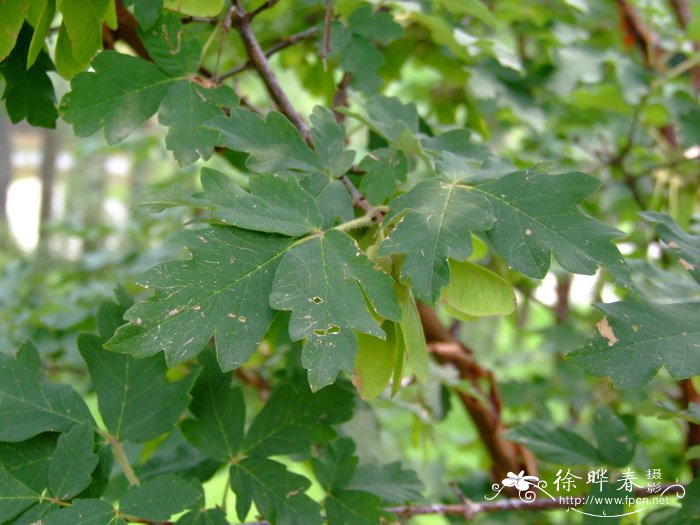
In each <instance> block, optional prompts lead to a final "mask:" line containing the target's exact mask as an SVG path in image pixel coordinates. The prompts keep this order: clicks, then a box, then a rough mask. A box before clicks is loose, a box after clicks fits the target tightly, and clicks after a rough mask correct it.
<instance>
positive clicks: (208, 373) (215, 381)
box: [180, 352, 245, 461]
mask: <svg viewBox="0 0 700 525" xmlns="http://www.w3.org/2000/svg"><path fill="white" fill-rule="evenodd" d="M199 360H200V362H204V364H205V367H204V371H203V372H202V373H201V374H200V375H199V377H198V378H197V382H196V383H195V385H194V388H193V389H192V403H191V404H190V407H189V410H190V412H192V415H193V416H194V419H186V420H184V421H183V422H182V423H180V428H181V429H182V433H183V435H184V436H185V438H186V439H187V441H188V442H189V443H191V444H192V445H193V446H194V447H196V448H197V449H198V450H200V451H201V452H202V453H203V454H205V455H206V456H208V457H210V458H212V459H216V460H219V461H230V460H232V459H233V458H234V456H235V455H236V453H237V452H238V450H239V448H240V446H241V442H242V441H243V425H244V423H245V403H244V401H243V393H242V391H241V389H240V388H234V387H232V386H231V376H230V375H229V374H224V373H222V372H221V370H220V369H219V365H218V364H217V363H216V359H215V358H214V355H213V353H211V352H206V353H203V354H200V359H199Z"/></svg>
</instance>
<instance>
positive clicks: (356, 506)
mask: <svg viewBox="0 0 700 525" xmlns="http://www.w3.org/2000/svg"><path fill="white" fill-rule="evenodd" d="M325 506H326V512H327V514H328V522H329V523H332V524H333V525H376V524H377V523H379V522H380V520H381V517H382V516H383V515H384V512H383V511H382V500H381V499H380V498H379V497H377V496H376V495H374V494H370V493H369V492H361V491H357V490H334V491H333V492H331V493H330V494H328V496H327V497H326V500H325Z"/></svg>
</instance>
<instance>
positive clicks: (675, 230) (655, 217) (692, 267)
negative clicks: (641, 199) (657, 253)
mask: <svg viewBox="0 0 700 525" xmlns="http://www.w3.org/2000/svg"><path fill="white" fill-rule="evenodd" d="M641 215H642V217H644V218H645V219H647V220H648V221H653V222H655V223H656V232H657V233H658V234H659V236H660V237H661V238H662V239H663V241H664V242H665V243H666V244H667V245H668V247H669V249H670V250H671V253H672V254H673V256H674V257H675V258H676V260H677V261H678V263H679V264H680V265H681V267H682V268H683V269H685V270H687V271H688V272H690V274H691V275H692V276H693V278H694V279H695V280H696V281H697V282H699V283H700V237H698V236H697V235H690V234H688V233H686V232H684V231H683V230H682V229H681V227H680V226H678V224H676V221H674V220H673V218H671V216H669V215H666V214H665V213H655V212H643V213H641Z"/></svg>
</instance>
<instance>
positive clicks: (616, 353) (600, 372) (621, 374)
mask: <svg viewBox="0 0 700 525" xmlns="http://www.w3.org/2000/svg"><path fill="white" fill-rule="evenodd" d="M596 306H597V307H598V308H599V309H600V310H602V311H603V312H604V313H605V315H606V318H605V319H604V320H603V321H601V322H600V323H598V332H599V334H598V335H597V336H595V337H594V338H593V339H591V340H590V341H589V342H588V344H587V345H586V346H584V347H582V348H579V349H577V350H575V351H574V352H571V353H569V354H567V357H568V358H569V359H570V360H571V361H573V362H574V363H576V364H577V365H579V366H581V367H583V368H584V369H585V370H586V371H587V372H588V373H590V374H593V375H594V376H610V377H611V378H612V380H613V381H614V382H615V384H616V385H617V386H618V387H620V388H639V387H642V386H644V385H645V384H647V383H648V382H649V381H650V380H651V378H652V377H654V375H655V374H656V372H657V370H658V369H659V368H661V367H662V366H663V367H665V368H666V369H667V370H668V371H669V373H670V374H671V375H672V376H673V377H674V378H675V379H686V378H688V377H692V376H695V375H698V374H700V351H699V350H700V328H698V322H697V320H698V318H699V316H700V303H679V304H663V305H656V304H650V303H643V302H637V301H633V300H626V301H619V302H616V303H611V304H599V305H596Z"/></svg>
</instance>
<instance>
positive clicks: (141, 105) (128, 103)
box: [60, 14, 238, 165]
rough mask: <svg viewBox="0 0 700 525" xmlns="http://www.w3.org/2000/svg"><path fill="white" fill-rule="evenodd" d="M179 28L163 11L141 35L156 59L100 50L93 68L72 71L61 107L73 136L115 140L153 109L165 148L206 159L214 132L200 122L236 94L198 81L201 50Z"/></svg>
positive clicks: (189, 158) (185, 157)
mask: <svg viewBox="0 0 700 525" xmlns="http://www.w3.org/2000/svg"><path fill="white" fill-rule="evenodd" d="M182 31H183V29H182V25H181V23H180V22H179V21H178V20H177V18H176V17H175V16H174V15H172V14H170V15H166V16H164V17H162V18H160V19H159V23H157V24H155V25H154V26H153V27H152V28H151V29H150V30H148V31H146V32H142V33H141V36H142V37H143V40H144V44H145V45H146V48H147V50H148V51H149V53H151V56H152V58H153V60H154V61H155V62H149V61H146V60H143V59H141V58H136V57H133V56H129V55H125V54H122V53H116V52H114V51H105V52H103V53H100V54H99V55H97V57H96V58H95V59H94V60H93V62H92V69H93V71H90V72H86V73H80V74H78V75H76V76H75V77H74V78H73V80H72V81H71V88H72V90H71V92H69V93H67V94H66V95H65V96H64V97H63V99H62V100H61V107H60V109H61V115H62V116H63V118H64V120H65V121H66V122H68V123H70V124H73V129H74V131H75V134H76V135H78V136H81V137H86V136H89V135H92V134H93V133H95V132H96V131H98V130H99V129H101V128H104V132H105V137H106V139H107V142H108V143H109V144H116V143H118V142H121V141H122V140H123V139H124V138H126V137H127V136H128V135H129V134H130V133H131V132H132V131H134V130H135V129H136V128H137V127H139V126H140V125H141V124H143V123H144V122H145V121H146V120H147V119H149V118H150V117H152V116H153V115H154V114H155V113H156V112H158V117H159V121H160V123H161V124H163V125H165V126H168V128H169V131H168V135H167V137H166V146H167V147H168V149H170V150H172V151H173V153H174V155H175V158H176V159H177V160H178V162H179V163H180V164H182V165H186V164H190V163H192V162H194V161H196V160H197V159H198V158H200V157H201V158H204V159H208V158H209V157H211V155H212V153H213V150H214V146H215V144H216V142H217V139H218V133H217V132H216V131H214V130H211V129H207V128H205V127H203V124H204V123H205V122H208V121H209V120H211V119H213V118H215V117H216V116H217V115H222V114H223V109H224V108H226V107H231V106H235V105H236V104H238V97H237V96H236V95H235V94H234V92H233V90H232V89H231V88H229V87H226V86H222V87H219V88H216V89H209V88H206V87H204V86H202V85H200V84H198V83H197V81H196V78H195V74H196V72H197V68H198V66H199V59H200V53H201V49H200V46H199V43H198V42H196V41H193V40H190V39H186V38H184V37H183V35H182Z"/></svg>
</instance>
